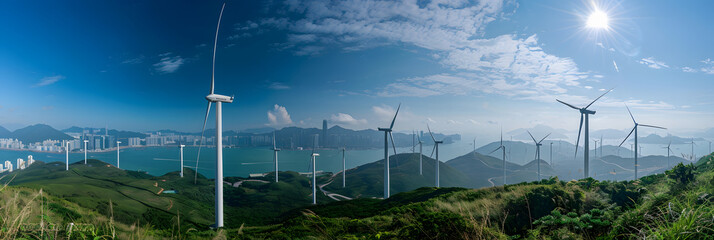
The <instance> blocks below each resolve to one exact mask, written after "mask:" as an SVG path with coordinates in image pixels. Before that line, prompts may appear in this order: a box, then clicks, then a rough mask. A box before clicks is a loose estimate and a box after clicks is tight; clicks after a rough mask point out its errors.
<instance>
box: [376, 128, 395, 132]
mask: <svg viewBox="0 0 714 240" xmlns="http://www.w3.org/2000/svg"><path fill="white" fill-rule="evenodd" d="M377 130H379V131H385V132H391V131H392V129H391V128H377Z"/></svg>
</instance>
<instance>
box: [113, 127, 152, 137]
mask: <svg viewBox="0 0 714 240" xmlns="http://www.w3.org/2000/svg"><path fill="white" fill-rule="evenodd" d="M109 135H110V136H115V137H116V138H118V139H124V138H145V137H147V135H146V134H144V133H139V132H132V131H119V130H114V129H112V130H109Z"/></svg>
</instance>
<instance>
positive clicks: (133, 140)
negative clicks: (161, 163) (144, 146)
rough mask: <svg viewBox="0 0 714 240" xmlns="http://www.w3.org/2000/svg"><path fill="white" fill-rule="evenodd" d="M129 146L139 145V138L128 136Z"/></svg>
mask: <svg viewBox="0 0 714 240" xmlns="http://www.w3.org/2000/svg"><path fill="white" fill-rule="evenodd" d="M127 142H128V143H127V144H128V145H129V146H132V147H133V146H140V145H141V138H138V137H135V138H129V139H128V141H127Z"/></svg>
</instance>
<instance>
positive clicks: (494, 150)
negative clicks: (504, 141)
mask: <svg viewBox="0 0 714 240" xmlns="http://www.w3.org/2000/svg"><path fill="white" fill-rule="evenodd" d="M502 147H503V146H499V147H497V148H496V149H493V151H491V152H490V153H488V154H486V155H490V154H491V153H494V152H496V151H498V149H501V148H502Z"/></svg>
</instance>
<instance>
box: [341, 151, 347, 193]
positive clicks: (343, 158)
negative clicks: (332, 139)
mask: <svg viewBox="0 0 714 240" xmlns="http://www.w3.org/2000/svg"><path fill="white" fill-rule="evenodd" d="M346 174H347V172H346V171H345V148H344V147H343V148H342V188H345V186H346V184H345V183H346V182H345V180H346V177H345V175H346Z"/></svg>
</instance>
